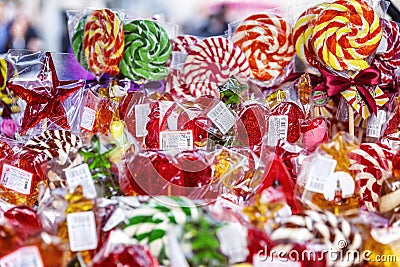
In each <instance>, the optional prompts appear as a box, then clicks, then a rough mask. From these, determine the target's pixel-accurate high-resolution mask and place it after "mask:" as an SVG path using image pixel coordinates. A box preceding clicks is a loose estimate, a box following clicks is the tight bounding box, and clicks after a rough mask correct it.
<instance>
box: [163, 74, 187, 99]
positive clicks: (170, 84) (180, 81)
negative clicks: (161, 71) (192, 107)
mask: <svg viewBox="0 0 400 267" xmlns="http://www.w3.org/2000/svg"><path fill="white" fill-rule="evenodd" d="M166 82H167V84H166V89H167V92H169V93H171V94H172V95H173V96H175V97H178V98H185V99H187V100H192V99H193V96H192V95H191V93H190V90H189V87H188V86H187V84H186V83H185V79H184V78H183V74H182V72H181V71H179V70H176V69H172V70H171V71H170V72H169V74H168V77H167V81H166Z"/></svg>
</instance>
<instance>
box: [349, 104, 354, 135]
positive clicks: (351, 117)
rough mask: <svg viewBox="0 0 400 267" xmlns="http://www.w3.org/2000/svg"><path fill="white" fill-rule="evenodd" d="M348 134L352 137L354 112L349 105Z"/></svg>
mask: <svg viewBox="0 0 400 267" xmlns="http://www.w3.org/2000/svg"><path fill="white" fill-rule="evenodd" d="M348 107H349V133H350V134H351V135H352V136H354V110H353V107H352V106H351V105H350V104H349V105H348Z"/></svg>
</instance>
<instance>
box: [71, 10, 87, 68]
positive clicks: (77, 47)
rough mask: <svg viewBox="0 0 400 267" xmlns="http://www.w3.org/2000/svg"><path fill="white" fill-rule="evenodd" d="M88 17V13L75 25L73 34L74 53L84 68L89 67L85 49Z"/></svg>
mask: <svg viewBox="0 0 400 267" xmlns="http://www.w3.org/2000/svg"><path fill="white" fill-rule="evenodd" d="M86 18H87V15H86V16H84V17H83V18H82V19H81V20H79V22H78V23H77V24H76V25H75V28H74V31H73V34H72V51H73V52H74V55H75V57H76V59H77V60H78V62H79V64H81V66H82V67H83V68H84V69H88V63H87V60H86V57H85V50H84V49H83V39H84V32H85V23H86Z"/></svg>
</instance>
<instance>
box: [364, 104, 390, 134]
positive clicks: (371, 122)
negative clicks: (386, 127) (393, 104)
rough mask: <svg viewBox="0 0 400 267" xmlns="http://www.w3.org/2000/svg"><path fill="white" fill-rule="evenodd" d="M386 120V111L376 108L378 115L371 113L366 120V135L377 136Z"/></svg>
mask: <svg viewBox="0 0 400 267" xmlns="http://www.w3.org/2000/svg"><path fill="white" fill-rule="evenodd" d="M385 122H386V112H385V111H383V110H378V116H375V114H372V115H371V116H369V118H368V120H367V136H369V137H374V138H379V137H380V135H381V130H382V125H383V124H384V123H385Z"/></svg>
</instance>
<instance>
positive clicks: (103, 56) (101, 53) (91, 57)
mask: <svg viewBox="0 0 400 267" xmlns="http://www.w3.org/2000/svg"><path fill="white" fill-rule="evenodd" d="M83 48H84V52H85V57H86V60H87V62H88V65H89V68H90V71H91V72H93V73H94V74H95V75H97V76H101V75H103V74H106V73H108V74H110V75H117V74H119V67H118V65H119V62H120V61H121V59H122V57H123V55H124V29H123V25H122V22H121V20H120V19H119V18H118V16H117V15H116V14H115V13H114V12H113V11H111V10H110V9H100V10H95V11H93V12H92V13H91V14H90V15H89V16H88V17H87V19H86V24H85V31H84V39H83Z"/></svg>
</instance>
